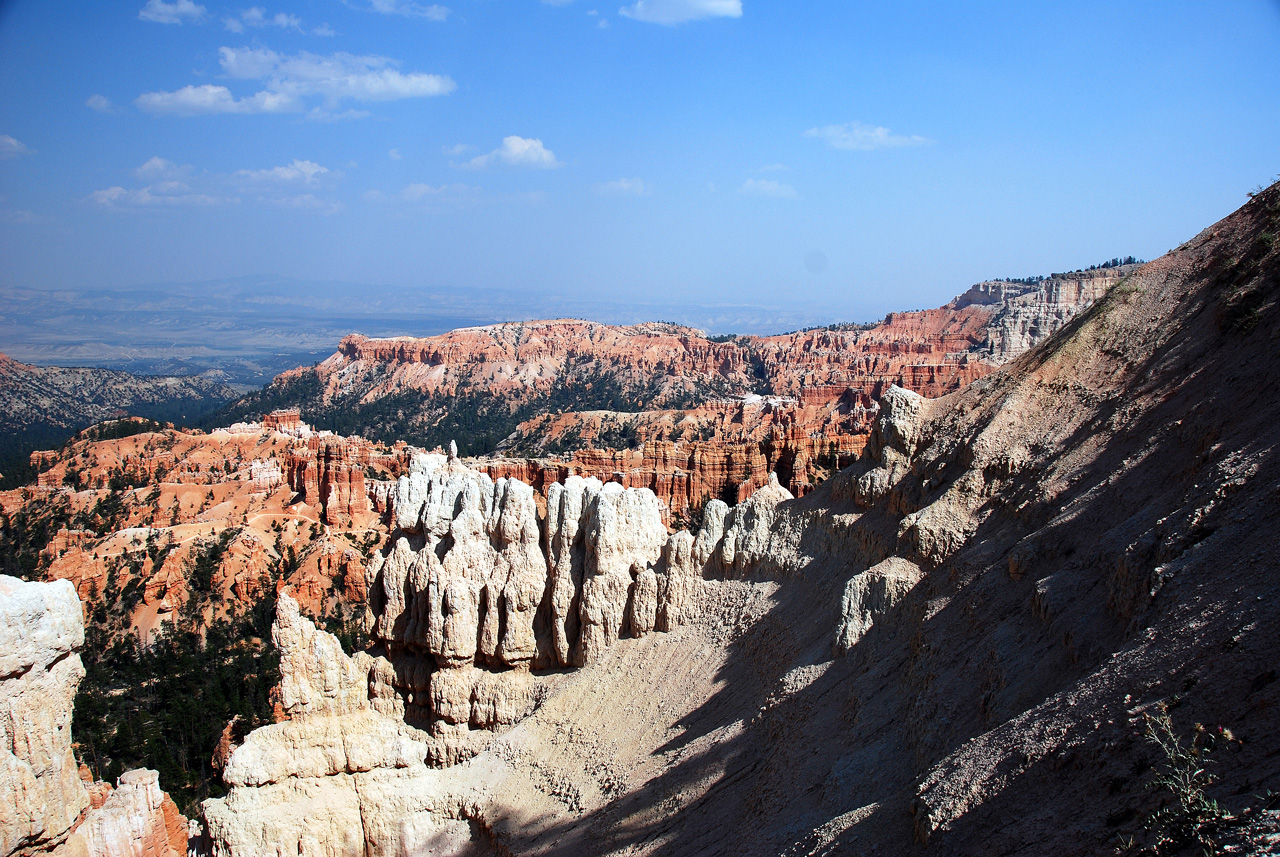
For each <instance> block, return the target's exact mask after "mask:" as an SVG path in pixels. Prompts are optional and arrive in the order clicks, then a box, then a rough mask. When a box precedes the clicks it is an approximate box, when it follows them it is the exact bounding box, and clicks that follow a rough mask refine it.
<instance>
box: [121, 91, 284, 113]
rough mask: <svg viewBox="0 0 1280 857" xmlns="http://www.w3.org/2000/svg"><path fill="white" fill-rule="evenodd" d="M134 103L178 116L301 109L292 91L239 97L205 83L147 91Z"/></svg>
mask: <svg viewBox="0 0 1280 857" xmlns="http://www.w3.org/2000/svg"><path fill="white" fill-rule="evenodd" d="M133 103H134V104H136V105H138V107H139V108H141V109H143V110H145V111H147V112H148V113H169V114H172V115H175V116H199V115H201V114H208V113H287V112H291V111H297V110H300V109H301V106H300V105H299V104H298V103H297V101H296V100H295V99H294V98H293V97H292V96H290V95H288V94H286V93H281V92H269V91H265V90H264V91H262V92H258V93H255V94H254V95H252V96H248V97H246V98H236V97H235V96H233V95H232V94H231V90H229V89H227V88H226V87H225V86H215V85H214V84H211V83H204V84H201V85H200V86H191V85H190V84H188V85H187V86H184V87H182V88H181V89H175V90H174V91H173V92H144V93H143V94H142V95H139V96H138V97H137V98H136V99H134V102H133Z"/></svg>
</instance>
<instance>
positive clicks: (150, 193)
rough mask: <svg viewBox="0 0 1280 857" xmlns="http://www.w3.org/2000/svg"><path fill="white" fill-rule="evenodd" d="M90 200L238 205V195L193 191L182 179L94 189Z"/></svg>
mask: <svg viewBox="0 0 1280 857" xmlns="http://www.w3.org/2000/svg"><path fill="white" fill-rule="evenodd" d="M89 199H90V201H92V202H96V203H97V204H98V205H101V206H103V207H105V208H115V209H126V208H182V207H197V208H209V207H213V206H218V205H235V204H236V203H238V202H240V200H238V199H235V198H227V197H217V196H210V195H208V194H203V193H192V192H191V189H190V188H189V187H187V186H186V185H185V184H183V183H182V182H160V183H158V184H153V185H148V186H146V187H141V188H135V189H131V190H130V189H126V188H123V187H120V186H118V185H117V186H116V187H109V188H107V189H106V190H95V191H94V192H93V193H91V194H89Z"/></svg>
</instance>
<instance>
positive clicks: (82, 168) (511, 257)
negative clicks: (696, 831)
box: [0, 0, 1280, 350]
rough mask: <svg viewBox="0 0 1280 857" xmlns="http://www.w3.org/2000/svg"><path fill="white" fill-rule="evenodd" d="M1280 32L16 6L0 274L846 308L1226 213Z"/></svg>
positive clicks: (1202, 23) (2, 120)
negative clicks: (267, 281)
mask: <svg viewBox="0 0 1280 857" xmlns="http://www.w3.org/2000/svg"><path fill="white" fill-rule="evenodd" d="M1278 49H1280V3H1276V2H1269V0H1250V2H1244V0H1240V2H1230V3H1225V4H1215V5H1214V6H1213V7H1211V8H1209V7H1201V6H1199V5H1197V4H1191V3H1174V4H1169V3H1154V2H1147V3H1130V4H1122V5H1116V4H1104V3H1083V4H1072V6H1071V7H1070V8H1064V9H1038V8H1035V9H1032V8H1027V9H1023V8H1015V9H1010V8H1007V7H1005V6H1002V5H1000V4H980V5H978V6H972V7H966V8H964V9H958V8H950V7H944V6H940V5H938V4H933V3H907V4H898V5H895V6H894V7H893V8H888V9H886V8H873V7H871V6H867V5H862V4H847V3H835V2H827V3H812V4H803V6H800V7H797V6H795V5H794V4H777V3H772V4H771V3H764V2H756V0H741V2H740V0H644V2H629V3H624V4H623V5H622V6H621V7H618V6H616V5H608V6H606V5H601V4H596V3H592V2H584V0H577V2H575V0H554V2H550V0H541V2H538V0H524V2H516V3H504V4H495V3H490V2H483V0H460V2H449V3H443V4H426V3H420V2H410V0H347V2H339V0H332V2H313V3H300V2H281V3H274V4H266V5H253V6H244V5H239V4H230V3H227V4H221V3H215V2H212V0H206V2H195V0H131V2H122V3H108V4H92V5H89V6H85V5H83V4H74V5H73V4H69V3H67V2H35V0H11V2H8V3H5V4H3V5H2V6H0V254H3V258H4V260H5V261H4V263H3V265H0V285H3V286H5V287H8V288H15V289H33V290H36V291H40V292H47V291H56V290H59V289H70V290H74V291H82V292H85V293H90V292H94V291H101V290H104V289H111V290H120V289H125V290H128V289H131V288H132V289H141V290H146V289H148V288H153V287H155V286H156V284H165V283H185V284H201V283H217V282H222V281H227V280H235V279H238V278H245V277H250V278H259V279H271V278H281V279H289V280H296V281H298V282H299V283H302V284H305V283H308V282H315V281H343V282H347V283H352V284H354V286H355V287H356V288H359V289H364V290H369V291H374V292H378V293H391V292H395V291H396V290H399V291H400V292H401V293H402V294H403V299H404V303H405V304H406V305H410V306H411V305H412V304H414V303H415V301H416V300H417V298H418V297H419V296H421V295H424V294H440V293H446V294H450V295H453V296H455V297H456V299H457V300H458V301H459V302H461V303H464V304H468V305H479V304H482V303H483V302H484V300H485V299H486V295H488V294H490V293H491V292H494V291H500V292H504V293H510V294H513V295H517V296H518V297H519V299H518V300H513V301H508V302H507V303H506V304H505V306H508V307H512V306H516V305H519V306H520V307H521V310H520V314H521V315H524V316H525V317H546V316H548V315H552V314H553V313H554V312H555V310H556V308H557V307H566V308H570V309H572V308H574V307H585V308H587V309H590V308H591V307H593V306H600V305H602V304H605V305H607V306H608V307H610V309H609V310H608V311H609V312H610V313H613V315H612V316H609V317H604V318H600V319H599V320H602V321H610V320H622V319H626V318H633V319H638V317H639V315H638V314H642V315H645V316H647V317H649V318H654V317H661V318H671V320H684V321H686V322H687V323H693V324H695V325H696V326H707V325H706V324H705V322H706V321H707V320H711V321H712V322H716V321H717V320H718V319H719V320H720V321H722V322H723V324H722V325H720V326H719V327H718V328H717V330H716V332H722V331H725V330H727V329H729V328H728V325H730V324H732V323H734V322H735V321H736V322H737V323H739V324H756V325H757V326H758V328H762V327H764V326H768V325H770V324H773V325H774V326H775V327H778V328H787V327H791V328H794V327H797V326H802V325H804V324H809V323H829V322H832V321H841V320H852V321H867V320H872V319H876V318H880V317H882V316H883V315H884V314H885V313H886V312H889V311H894V310H905V309H913V308H923V307H931V306H938V305H940V304H942V303H945V302H946V301H947V300H949V299H950V298H951V297H952V296H953V295H955V294H957V293H958V292H960V291H963V289H965V288H967V287H968V285H969V284H971V283H973V282H977V281H980V280H983V279H988V278H993V277H1021V276H1027V275H1033V274H1048V273H1050V272H1053V271H1060V270H1070V269H1073V268H1076V267H1081V266H1087V265H1089V264H1092V263H1097V262H1101V261H1104V260H1106V259H1109V258H1112V257H1113V256H1124V255H1129V254H1132V255H1136V256H1140V257H1143V258H1148V259H1150V258H1155V257H1157V256H1159V255H1161V254H1162V253H1164V252H1165V251H1167V250H1168V249H1169V248H1171V247H1173V246H1176V245H1177V244H1179V243H1180V242H1182V241H1185V240H1187V239H1189V238H1191V237H1192V236H1194V235H1195V234H1196V233H1197V232H1198V231H1199V230H1200V229H1202V228H1204V227H1205V226H1207V225H1209V224H1210V223H1213V222H1214V221H1216V220H1217V219H1219V218H1220V217H1222V216H1224V215H1226V214H1228V213H1229V212H1230V211H1232V210H1234V209H1235V208H1236V207H1238V205H1239V204H1241V203H1242V202H1243V201H1244V198H1245V193H1246V191H1248V190H1249V189H1250V188H1252V187H1254V186H1256V185H1258V184H1261V183H1265V182H1267V181H1268V180H1269V179H1270V178H1271V177H1272V176H1274V175H1275V174H1276V172H1277V170H1278V169H1280V148H1278V146H1277V143H1276V141H1277V140H1280V110H1277V109H1276V108H1277V107H1278V106H1280V104H1278V103H1277V100H1278V99H1277V93H1280V69H1278V68H1277V66H1276V64H1275V62H1274V57H1275V56H1277V55H1280V50H1278ZM1267 57H1272V58H1273V59H1272V60H1268V59H1267ZM299 290H300V294H299V295H297V296H296V297H297V298H299V300H305V298H306V297H307V295H306V293H305V288H304V287H303V286H299ZM388 306H389V312H388V318H387V321H388V322H390V321H393V320H394V313H395V311H396V308H395V307H394V305H390V304H389V305H388ZM664 307H667V308H670V309H669V311H668V312H658V311H655V310H654V308H658V309H659V310H660V309H661V308H664ZM718 307H719V308H722V307H736V308H743V307H745V308H755V309H759V310H760V311H759V312H755V311H754V309H753V310H752V312H754V315H752V312H736V313H735V312H729V313H717V312H714V311H713V312H705V311H704V310H706V309H708V308H713V309H714V308H718ZM492 309H493V310H495V311H496V310H498V309H501V307H493V308H492ZM686 311H687V312H686ZM681 312H686V316H685V318H672V316H678V315H679V314H680V313H681ZM492 314H493V313H492V312H489V313H488V316H492ZM575 314H585V311H583V312H576V313H575ZM698 317H702V319H703V322H704V323H702V324H698V323H697V318H698ZM493 320H501V319H498V318H493ZM775 322H776V324H775ZM737 332H767V331H764V330H763V329H755V330H750V329H745V328H744V329H742V330H740V331H737ZM6 346H9V347H12V345H11V344H10V343H7V342H0V350H5V347H6Z"/></svg>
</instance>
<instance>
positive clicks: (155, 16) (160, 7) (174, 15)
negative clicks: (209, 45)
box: [138, 0, 206, 24]
mask: <svg viewBox="0 0 1280 857" xmlns="http://www.w3.org/2000/svg"><path fill="white" fill-rule="evenodd" d="M205 11H206V10H205V8H204V7H203V6H201V5H200V4H199V3H195V2H193V1H192V0H173V2H172V3H166V2H165V0H147V5H145V6H143V7H142V8H141V9H139V10H138V17H139V18H141V19H142V20H144V21H150V22H152V23H153V24H182V23H184V22H188V21H189V22H191V23H193V24H198V23H200V22H201V21H203V20H204V16H205Z"/></svg>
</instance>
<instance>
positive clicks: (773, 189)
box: [738, 179, 800, 199]
mask: <svg viewBox="0 0 1280 857" xmlns="http://www.w3.org/2000/svg"><path fill="white" fill-rule="evenodd" d="M738 193H740V194H743V195H744V196H767V197H773V198H774V199H795V198H796V197H798V196H799V195H800V194H798V193H796V189H795V188H793V187H792V186H791V185H789V184H783V183H782V182H775V181H773V180H772V179H747V180H746V181H745V182H743V183H742V187H740V188H738Z"/></svg>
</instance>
